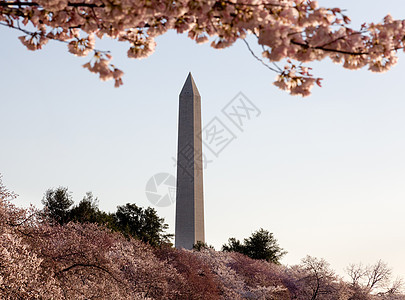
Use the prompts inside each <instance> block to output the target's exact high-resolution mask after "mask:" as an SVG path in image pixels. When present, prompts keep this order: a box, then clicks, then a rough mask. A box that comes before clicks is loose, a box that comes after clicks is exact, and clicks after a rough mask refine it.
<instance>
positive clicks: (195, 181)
mask: <svg viewBox="0 0 405 300" xmlns="http://www.w3.org/2000/svg"><path fill="white" fill-rule="evenodd" d="M202 166H203V165H202V143H201V97H200V93H199V92H198V90H197V86H196V85H195V82H194V79H193V77H192V76H191V73H189V74H188V77H187V79H186V82H185V83H184V86H183V89H182V90H181V92H180V96H179V135H178V146H177V189H176V232H175V246H176V248H185V249H192V248H193V245H194V244H195V243H197V242H198V241H201V242H205V238H204V195H203V168H202Z"/></svg>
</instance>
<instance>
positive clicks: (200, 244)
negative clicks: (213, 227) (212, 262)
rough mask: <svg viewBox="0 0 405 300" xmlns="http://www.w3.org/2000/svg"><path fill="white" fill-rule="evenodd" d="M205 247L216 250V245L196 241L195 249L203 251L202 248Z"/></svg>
mask: <svg viewBox="0 0 405 300" xmlns="http://www.w3.org/2000/svg"><path fill="white" fill-rule="evenodd" d="M204 249H212V250H215V248H214V246H212V245H208V244H207V243H204V242H201V241H197V243H195V244H194V245H193V250H196V251H201V250H204Z"/></svg>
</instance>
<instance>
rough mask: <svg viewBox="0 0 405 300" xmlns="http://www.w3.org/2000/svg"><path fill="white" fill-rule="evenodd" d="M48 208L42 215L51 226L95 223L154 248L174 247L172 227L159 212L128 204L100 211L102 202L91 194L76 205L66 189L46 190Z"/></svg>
mask: <svg viewBox="0 0 405 300" xmlns="http://www.w3.org/2000/svg"><path fill="white" fill-rule="evenodd" d="M42 203H43V204H44V209H43V211H42V213H41V215H42V216H43V217H44V219H45V220H47V221H48V222H49V223H50V224H59V225H64V224H67V223H69V222H78V223H95V224H98V225H101V226H106V227H107V228H109V229H111V230H113V231H118V232H121V233H122V234H123V235H124V236H125V237H126V238H135V239H139V240H142V241H143V242H145V243H149V244H150V245H152V246H160V245H162V244H167V243H169V244H170V238H171V237H172V235H171V234H166V233H165V231H166V230H167V229H168V225H167V224H166V223H164V219H163V218H160V217H159V216H158V215H157V212H156V210H155V209H153V208H151V207H148V208H146V209H144V208H142V207H138V206H137V205H136V204H130V203H127V204H125V205H122V206H117V211H116V212H115V213H106V212H103V211H101V210H100V209H99V207H98V199H97V198H95V197H94V196H93V194H92V193H91V192H88V193H86V196H85V197H84V198H83V199H82V200H81V201H80V202H79V204H78V205H75V206H73V200H72V196H71V193H70V192H69V191H68V189H67V188H66V187H58V188H56V189H49V190H47V191H46V193H45V196H44V198H43V200H42Z"/></svg>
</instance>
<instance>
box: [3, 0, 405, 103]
mask: <svg viewBox="0 0 405 300" xmlns="http://www.w3.org/2000/svg"><path fill="white" fill-rule="evenodd" d="M349 23H350V19H349V17H347V16H346V15H344V14H343V13H342V10H341V9H339V8H323V7H318V4H317V2H316V1H313V0H220V1H217V0H204V1H202V0H70V1H69V0H36V1H34V0H21V1H19V0H0V25H3V26H7V27H10V28H14V29H17V30H20V31H22V32H23V33H24V35H22V36H20V37H19V39H20V40H21V42H22V43H23V44H24V45H25V46H26V47H27V48H28V49H29V50H38V49H41V48H42V46H43V45H45V44H46V43H47V42H48V41H49V40H57V41H60V42H64V43H66V44H67V46H68V51H69V52H71V53H73V54H74V55H77V56H87V55H89V54H90V53H93V57H92V58H91V60H90V61H89V62H88V63H86V64H84V65H83V67H85V68H87V69H88V70H89V71H91V72H93V73H97V74H99V76H100V79H101V80H108V79H114V80H115V86H116V87H118V86H120V85H121V84H122V79H121V78H122V76H123V72H122V71H121V70H119V69H118V68H116V67H115V66H114V65H112V64H111V63H110V61H111V58H112V57H111V55H110V54H109V52H107V51H99V50H96V48H95V42H96V39H95V38H96V37H98V38H102V37H105V36H107V37H109V38H111V39H114V40H118V41H120V42H127V43H128V44H129V48H128V57H130V58H138V59H141V58H145V57H147V56H149V55H150V54H152V53H153V51H154V49H155V45H156V43H155V38H156V37H157V36H159V35H162V34H164V33H166V32H167V31H168V30H170V29H173V30H176V31H177V33H188V37H189V38H191V39H193V40H195V41H196V42H197V43H204V42H207V41H210V42H211V46H212V47H214V48H217V49H221V48H225V47H229V46H231V45H232V44H234V43H235V42H236V41H237V40H239V39H242V40H243V41H244V42H245V43H246V45H247V46H248V49H249V51H250V52H251V53H252V54H253V55H254V56H255V57H256V58H257V59H258V60H260V61H261V62H262V63H263V64H265V65H266V66H267V67H268V68H270V69H271V70H273V71H275V72H277V77H276V80H275V82H274V84H275V85H276V86H277V87H279V88H280V89H283V90H286V91H288V92H289V93H290V94H292V95H302V96H308V95H309V94H310V90H311V88H312V87H313V85H314V84H315V83H316V84H318V85H320V80H321V78H315V77H313V76H312V74H310V73H309V70H310V68H308V67H305V66H303V65H302V63H306V62H310V61H314V60H322V59H325V58H327V57H329V58H330V59H331V60H332V61H333V62H335V63H339V64H342V66H343V67H344V68H347V69H352V70H354V69H360V68H363V67H367V68H368V69H369V70H370V71H372V72H384V71H387V70H388V69H389V68H390V67H391V66H393V65H394V64H395V63H396V62H397V56H396V52H397V51H398V50H399V49H402V48H403V47H404V42H403V41H404V36H405V21H402V20H393V18H392V17H391V16H389V15H388V16H386V17H385V18H384V19H383V21H382V22H381V23H378V24H375V23H369V24H368V23H364V24H363V25H362V26H361V28H359V29H352V28H350V27H349ZM248 35H253V36H255V38H256V40H257V43H258V45H259V46H260V47H261V49H262V50H261V51H262V53H261V58H260V57H259V55H256V54H255V53H254V52H253V51H252V49H251V48H250V46H249V44H248V43H247V42H246V40H245V38H246V37H247V36H248ZM280 61H283V62H286V66H285V67H284V68H281V67H279V66H278V65H276V64H275V62H280Z"/></svg>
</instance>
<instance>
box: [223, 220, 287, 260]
mask: <svg viewBox="0 0 405 300" xmlns="http://www.w3.org/2000/svg"><path fill="white" fill-rule="evenodd" d="M222 251H227V252H239V253H242V254H244V255H246V256H248V257H250V258H253V259H264V260H266V261H269V262H272V263H275V264H279V263H280V259H281V258H282V257H283V256H284V255H285V254H287V252H286V251H284V250H283V249H282V248H281V247H280V246H279V245H278V243H277V240H276V239H275V238H274V235H273V233H270V232H269V231H267V230H264V229H263V228H260V229H259V230H257V231H255V232H254V233H253V234H252V236H251V237H248V238H245V239H244V242H243V243H241V242H240V241H239V240H237V239H235V238H230V239H229V240H228V244H224V245H223V246H222Z"/></svg>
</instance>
